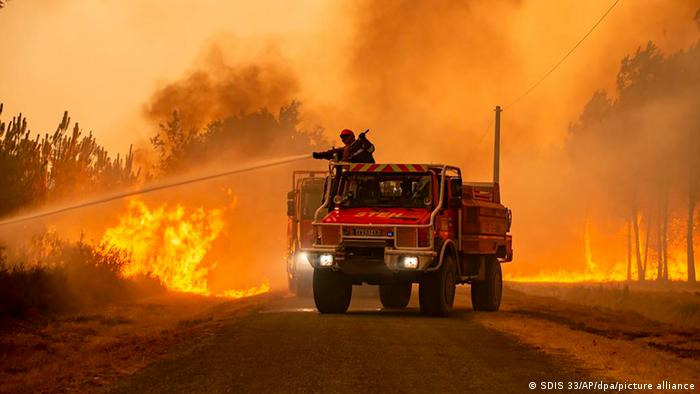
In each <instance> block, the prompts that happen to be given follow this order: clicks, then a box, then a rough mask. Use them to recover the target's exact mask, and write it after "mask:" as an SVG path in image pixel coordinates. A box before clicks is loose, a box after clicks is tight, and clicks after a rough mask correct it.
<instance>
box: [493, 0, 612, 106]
mask: <svg viewBox="0 0 700 394" xmlns="http://www.w3.org/2000/svg"><path fill="white" fill-rule="evenodd" d="M619 2H620V0H615V1H614V2H613V3H612V5H611V6H610V7H609V8H608V10H607V11H605V13H603V15H602V16H601V17H600V18H599V19H598V21H597V22H596V23H595V24H594V25H593V27H591V28H590V29H589V30H588V32H587V33H586V34H585V35H584V36H583V37H582V38H581V39H580V40H579V41H578V42H577V43H576V45H574V46H573V48H571V49H570V50H569V52H567V53H566V55H564V57H562V58H561V59H560V60H559V61H558V62H557V63H556V64H555V65H554V67H552V68H551V69H549V71H547V72H546V73H545V74H544V75H543V76H542V78H540V79H539V80H538V81H537V82H535V83H534V84H533V85H532V86H530V88H529V89H527V90H526V91H525V92H524V93H523V94H521V95H520V96H518V98H516V99H515V100H513V101H512V102H511V103H510V104H508V105H506V106H505V107H503V109H504V110H505V109H506V108H510V107H512V106H513V105H515V104H516V103H517V102H519V101H520V100H522V99H523V98H524V97H525V96H527V95H528V94H530V92H532V91H533V90H535V88H536V87H537V86H539V85H540V84H541V83H542V82H543V81H544V80H545V79H547V77H549V76H550V75H551V74H552V73H553V72H554V70H556V69H557V68H558V67H559V66H560V65H561V64H562V63H564V61H565V60H566V59H567V58H568V57H569V55H571V54H572V53H573V52H574V51H575V50H576V48H578V47H579V45H581V43H582V42H583V41H584V40H585V39H586V38H588V36H589V35H590V34H591V33H593V30H595V28H596V27H598V25H599V24H600V22H602V21H603V19H605V17H606V16H608V14H609V13H610V11H612V9H613V8H615V6H616V5H617V3H619Z"/></svg>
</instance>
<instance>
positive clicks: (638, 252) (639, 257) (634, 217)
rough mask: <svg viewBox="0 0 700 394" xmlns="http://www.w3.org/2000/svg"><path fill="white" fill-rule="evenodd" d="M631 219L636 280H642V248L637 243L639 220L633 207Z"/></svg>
mask: <svg viewBox="0 0 700 394" xmlns="http://www.w3.org/2000/svg"><path fill="white" fill-rule="evenodd" d="M632 221H633V223H634V247H635V252H636V257H637V280H639V281H640V282H642V281H644V272H643V270H642V248H641V245H640V244H639V221H638V220H637V208H636V207H635V208H634V210H633V213H632Z"/></svg>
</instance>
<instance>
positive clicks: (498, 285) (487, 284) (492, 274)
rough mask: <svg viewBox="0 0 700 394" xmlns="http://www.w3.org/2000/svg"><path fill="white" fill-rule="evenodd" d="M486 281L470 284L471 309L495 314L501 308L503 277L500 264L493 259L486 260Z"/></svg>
mask: <svg viewBox="0 0 700 394" xmlns="http://www.w3.org/2000/svg"><path fill="white" fill-rule="evenodd" d="M484 268H485V269H486V279H485V280H483V281H475V282H472V307H473V308H474V310H475V311H487V312H495V311H497V310H498V308H499V307H500V306H501V294H503V277H502V276H501V263H499V262H498V260H496V258H495V257H489V258H487V259H486V267H484Z"/></svg>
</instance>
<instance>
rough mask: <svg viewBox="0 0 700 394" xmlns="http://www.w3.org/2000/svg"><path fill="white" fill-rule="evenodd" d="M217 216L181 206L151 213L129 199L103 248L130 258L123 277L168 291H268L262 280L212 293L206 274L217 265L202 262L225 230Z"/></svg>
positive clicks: (217, 212) (213, 211)
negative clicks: (144, 280)
mask: <svg viewBox="0 0 700 394" xmlns="http://www.w3.org/2000/svg"><path fill="white" fill-rule="evenodd" d="M222 215H223V210H221V209H208V210H207V209H204V208H198V209H195V210H191V211H189V212H188V210H187V209H186V208H185V207H183V206H182V205H177V206H175V207H172V208H170V207H168V206H167V205H162V206H160V207H158V208H155V209H150V208H149V207H148V206H147V205H146V203H144V202H143V201H141V200H139V199H133V200H131V202H130V203H129V209H128V212H127V213H126V214H125V215H124V216H122V217H121V218H120V220H119V224H118V225H117V226H116V227H112V228H109V229H107V231H106V232H105V233H104V236H103V237H102V246H103V247H104V248H107V249H117V250H122V251H124V252H126V253H128V254H129V255H130V261H129V262H128V263H127V264H125V265H124V267H123V268H122V275H123V276H124V277H126V278H129V277H133V276H136V275H146V276H151V277H153V278H156V279H158V280H159V281H160V282H161V283H163V285H164V286H165V287H167V288H168V289H170V290H173V291H180V292H185V293H194V294H200V295H206V296H217V297H228V298H242V297H249V296H253V295H257V294H262V293H266V292H268V291H269V290H270V286H269V282H268V281H267V280H265V281H264V282H263V283H262V284H261V285H259V286H254V287H251V288H249V289H245V290H235V289H229V290H225V291H222V292H212V291H211V289H210V287H209V283H208V275H209V272H210V271H211V270H212V269H214V267H215V266H216V264H215V263H213V264H206V263H205V262H204V258H205V256H206V255H207V252H208V251H209V250H210V249H211V247H212V243H213V242H214V240H216V239H217V237H218V236H219V235H220V234H221V231H222V230H223V228H224V220H223V217H222Z"/></svg>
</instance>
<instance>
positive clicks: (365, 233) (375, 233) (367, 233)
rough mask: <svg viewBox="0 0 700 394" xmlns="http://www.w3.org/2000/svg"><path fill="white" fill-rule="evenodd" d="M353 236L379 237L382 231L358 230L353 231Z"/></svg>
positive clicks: (371, 229)
mask: <svg viewBox="0 0 700 394" xmlns="http://www.w3.org/2000/svg"><path fill="white" fill-rule="evenodd" d="M355 235H357V236H360V237H381V236H382V230H378V229H373V228H358V229H355Z"/></svg>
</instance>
